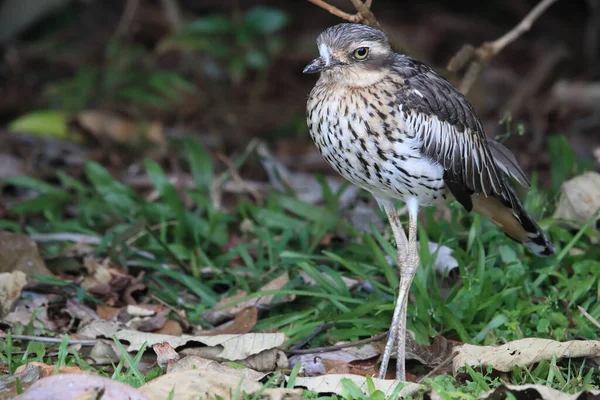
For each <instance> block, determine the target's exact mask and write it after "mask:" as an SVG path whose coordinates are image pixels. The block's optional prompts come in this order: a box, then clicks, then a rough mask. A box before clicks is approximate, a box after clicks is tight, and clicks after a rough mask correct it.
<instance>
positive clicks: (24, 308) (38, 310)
mask: <svg viewBox="0 0 600 400" xmlns="http://www.w3.org/2000/svg"><path fill="white" fill-rule="evenodd" d="M53 297H57V296H56V295H52V294H39V293H33V292H27V296H22V297H21V298H20V299H18V300H17V301H16V302H15V304H14V306H13V309H14V310H13V311H12V312H10V313H8V314H7V315H6V316H4V318H3V319H2V320H3V321H5V322H10V323H17V322H18V323H20V324H22V325H28V324H29V323H31V324H32V325H33V326H34V328H36V329H40V330H41V329H45V330H50V331H53V330H56V324H55V323H54V321H52V320H50V318H49V317H48V304H49V303H50V300H51V299H52V298H53ZM34 313H35V318H33V316H34Z"/></svg>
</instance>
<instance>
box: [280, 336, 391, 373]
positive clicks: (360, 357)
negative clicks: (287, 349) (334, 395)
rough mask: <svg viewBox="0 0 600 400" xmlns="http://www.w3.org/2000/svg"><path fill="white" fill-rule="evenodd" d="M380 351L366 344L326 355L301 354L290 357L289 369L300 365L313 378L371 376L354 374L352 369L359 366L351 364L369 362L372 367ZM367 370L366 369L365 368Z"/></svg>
mask: <svg viewBox="0 0 600 400" xmlns="http://www.w3.org/2000/svg"><path fill="white" fill-rule="evenodd" d="M344 343H345V342H339V343H336V345H341V344H344ZM379 356H380V351H379V349H378V348H376V347H375V346H373V345H372V344H366V345H364V346H361V347H358V346H353V347H347V348H344V349H340V350H336V351H330V352H326V353H312V354H301V355H295V356H292V357H290V368H293V367H294V366H295V365H296V364H298V363H300V364H302V369H301V370H300V371H303V372H304V373H305V374H306V375H309V376H315V375H322V374H341V373H343V374H355V375H363V376H365V375H372V373H368V372H367V371H364V372H365V373H359V372H354V371H353V368H354V367H357V369H361V370H362V369H363V368H360V367H359V365H360V364H354V365H353V364H352V363H353V362H361V361H365V360H370V361H371V364H372V365H373V366H374V365H375V364H377V362H378V358H379ZM367 369H368V368H367Z"/></svg>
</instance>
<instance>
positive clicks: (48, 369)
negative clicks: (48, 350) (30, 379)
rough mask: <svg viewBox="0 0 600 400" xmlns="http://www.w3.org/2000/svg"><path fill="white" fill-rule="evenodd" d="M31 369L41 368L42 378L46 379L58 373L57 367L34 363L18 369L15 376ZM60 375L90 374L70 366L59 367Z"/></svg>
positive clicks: (40, 374)
mask: <svg viewBox="0 0 600 400" xmlns="http://www.w3.org/2000/svg"><path fill="white" fill-rule="evenodd" d="M31 367H35V368H39V371H40V372H39V376H40V378H45V377H47V376H51V375H54V374H55V371H56V365H48V364H46V363H43V362H38V361H32V362H29V363H27V364H25V365H21V366H20V367H19V368H17V369H16V370H15V374H20V373H23V372H24V371H25V370H26V369H27V368H31ZM58 373H59V374H90V372H87V371H82V370H81V368H79V367H69V366H66V367H59V368H58Z"/></svg>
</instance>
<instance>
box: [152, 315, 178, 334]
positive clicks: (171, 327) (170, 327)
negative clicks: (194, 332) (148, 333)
mask: <svg viewBox="0 0 600 400" xmlns="http://www.w3.org/2000/svg"><path fill="white" fill-rule="evenodd" d="M152 333H157V334H159V335H170V336H181V335H183V329H182V328H181V325H180V324H179V322H177V321H173V320H172V319H168V320H167V322H165V325H164V326H163V327H162V328H160V329H158V330H156V331H154V332H152Z"/></svg>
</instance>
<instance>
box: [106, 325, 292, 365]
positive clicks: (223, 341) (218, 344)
mask: <svg viewBox="0 0 600 400" xmlns="http://www.w3.org/2000/svg"><path fill="white" fill-rule="evenodd" d="M115 335H116V336H117V338H118V339H119V340H121V341H127V342H129V346H128V347H127V351H138V350H139V349H140V348H141V346H142V345H143V344H144V343H147V345H148V346H152V345H153V344H155V343H160V342H167V343H169V344H170V345H171V346H172V347H173V348H175V349H177V348H178V347H181V346H184V345H187V346H186V347H188V348H189V347H192V345H193V343H194V342H196V343H198V344H200V345H201V346H202V347H201V348H202V349H205V348H212V349H213V350H214V351H215V352H216V356H217V357H218V358H221V359H225V360H230V361H237V360H244V359H246V358H247V357H249V356H251V355H253V354H258V353H260V352H262V351H265V350H269V349H272V348H276V347H280V346H281V345H282V344H283V343H284V342H285V335H284V334H283V333H247V334H245V335H217V336H190V335H183V336H168V335H157V334H155V333H144V332H138V331H132V330H121V331H118V332H117V333H115Z"/></svg>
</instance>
